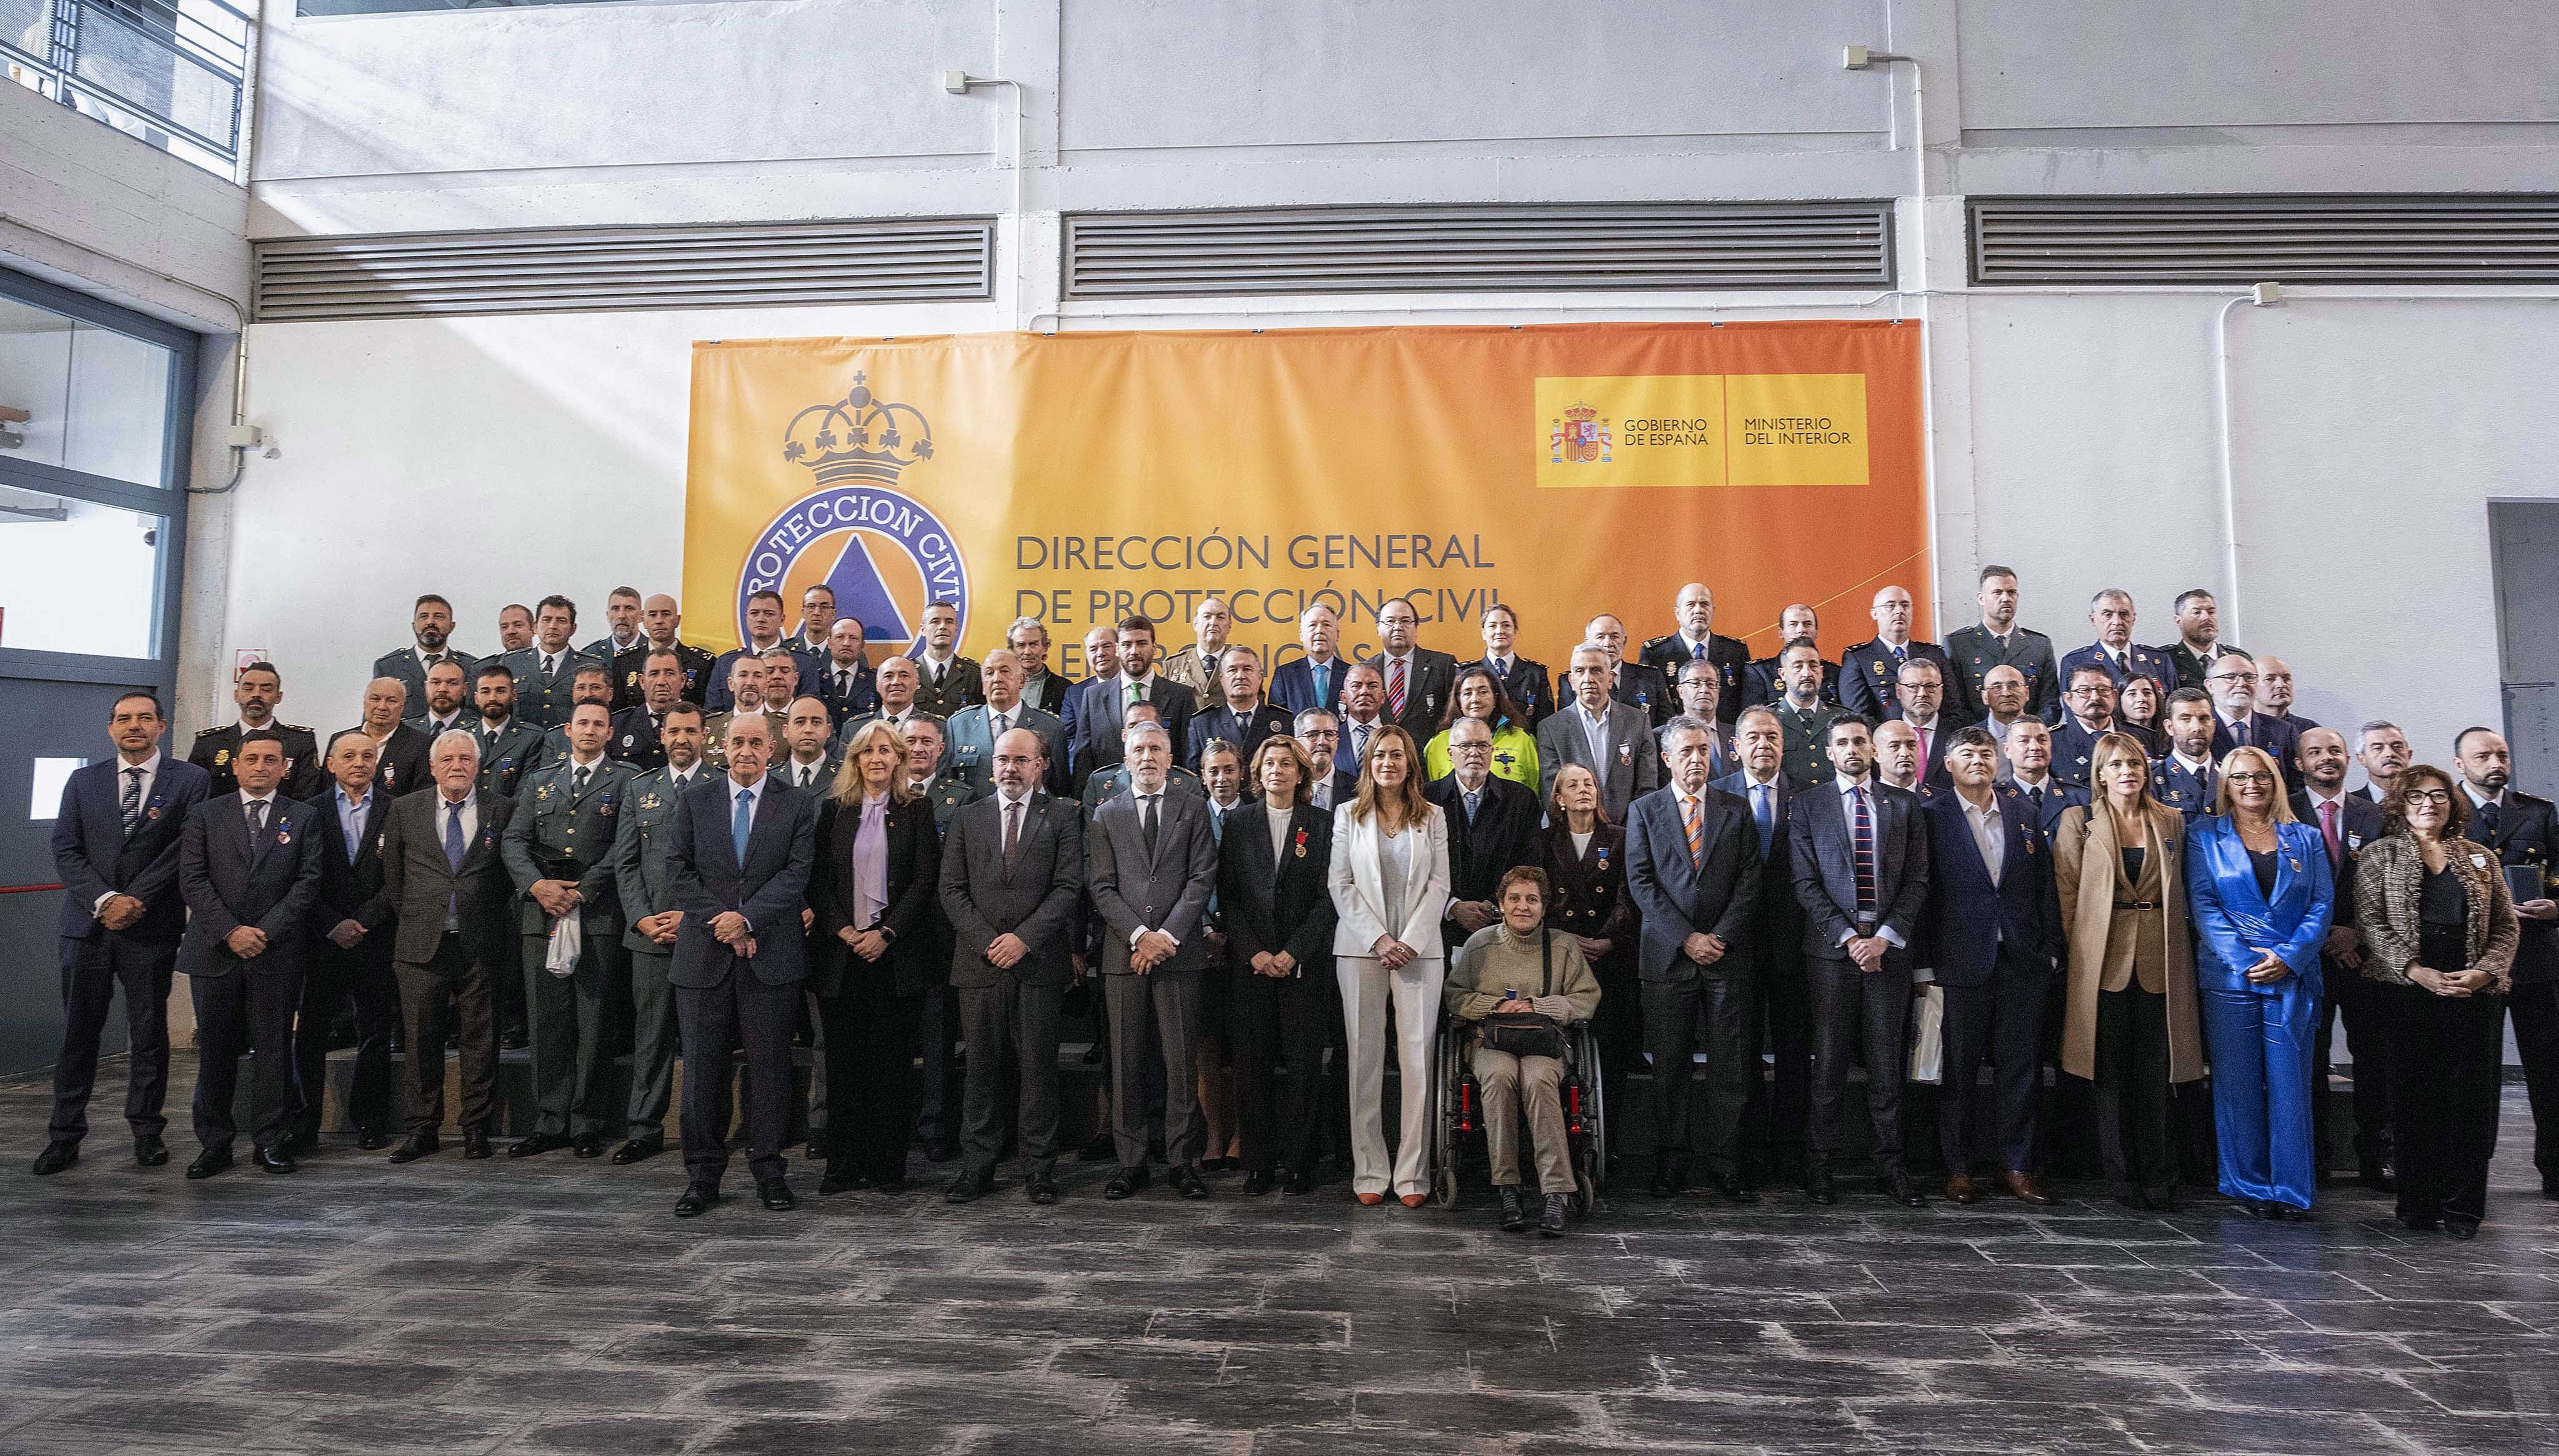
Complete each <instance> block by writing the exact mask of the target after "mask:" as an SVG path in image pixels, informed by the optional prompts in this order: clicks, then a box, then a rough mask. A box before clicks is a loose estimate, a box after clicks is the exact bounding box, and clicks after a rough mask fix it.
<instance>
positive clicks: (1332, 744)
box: [1295, 708, 1359, 813]
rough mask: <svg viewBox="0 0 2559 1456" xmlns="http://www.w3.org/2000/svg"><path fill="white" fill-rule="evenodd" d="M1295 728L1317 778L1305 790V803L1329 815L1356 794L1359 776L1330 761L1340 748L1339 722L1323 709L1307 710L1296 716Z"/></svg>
mask: <svg viewBox="0 0 2559 1456" xmlns="http://www.w3.org/2000/svg"><path fill="white" fill-rule="evenodd" d="M1295 726H1296V729H1297V741H1298V742H1299V743H1302V744H1304V745H1305V746H1306V757H1307V758H1308V759H1309V760H1311V761H1312V762H1313V763H1314V765H1315V773H1316V776H1317V777H1316V779H1315V782H1314V783H1313V784H1312V785H1310V786H1308V788H1307V791H1306V801H1307V802H1308V803H1311V804H1313V805H1314V806H1315V807H1317V808H1319V809H1322V810H1324V811H1325V812H1326V813H1330V812H1332V811H1333V810H1334V809H1336V808H1339V807H1340V806H1342V805H1343V804H1346V803H1348V802H1350V801H1351V799H1352V797H1353V796H1354V795H1356V794H1358V793H1359V775H1357V774H1353V773H1349V772H1347V771H1345V770H1343V769H1341V768H1339V767H1338V766H1337V764H1336V761H1335V759H1334V757H1333V755H1334V753H1335V751H1337V750H1338V749H1339V748H1340V747H1341V741H1342V728H1341V719H1340V718H1339V717H1338V716H1336V715H1335V714H1334V713H1332V712H1330V711H1329V710H1327V709H1324V708H1306V709H1303V710H1302V711H1300V712H1299V713H1298V714H1297V721H1296V724H1295Z"/></svg>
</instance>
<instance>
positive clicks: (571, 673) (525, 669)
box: [499, 647, 612, 728]
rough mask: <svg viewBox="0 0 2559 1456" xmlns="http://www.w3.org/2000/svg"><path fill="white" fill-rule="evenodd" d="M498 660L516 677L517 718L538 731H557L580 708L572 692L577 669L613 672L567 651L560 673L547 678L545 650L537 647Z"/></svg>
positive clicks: (561, 653) (605, 665)
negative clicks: (545, 672) (543, 651)
mask: <svg viewBox="0 0 2559 1456" xmlns="http://www.w3.org/2000/svg"><path fill="white" fill-rule="evenodd" d="M499 660H501V661H503V662H505V663H506V664H507V670H508V671H510V672H513V673H515V674H516V716H517V717H520V718H522V719H524V720H525V721H526V722H527V723H530V724H532V725H534V726H535V727H538V728H556V727H558V726H559V725H560V724H562V723H565V722H567V721H568V714H569V709H571V708H573V707H575V706H577V701H576V699H575V698H573V697H571V696H570V695H569V689H570V687H571V686H572V685H573V684H574V683H575V682H576V681H577V669H578V668H580V667H584V666H590V665H591V666H597V667H604V668H605V670H606V671H608V672H609V671H611V670H612V668H611V667H610V666H609V665H607V664H606V663H603V662H599V661H597V660H596V659H595V658H593V657H590V656H588V655H585V654H584V653H580V652H575V651H571V650H568V649H563V650H561V652H560V654H559V670H558V671H556V672H553V673H551V674H549V675H548V676H545V675H543V673H542V650H541V649H540V648H538V647H531V648H519V649H517V650H516V651H515V652H512V653H509V654H508V655H506V656H504V657H502V658H500V659H499Z"/></svg>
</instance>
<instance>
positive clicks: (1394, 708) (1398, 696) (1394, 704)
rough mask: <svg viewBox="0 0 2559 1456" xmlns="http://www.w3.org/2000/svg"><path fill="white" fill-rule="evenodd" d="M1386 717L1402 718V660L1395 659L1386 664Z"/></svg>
mask: <svg viewBox="0 0 2559 1456" xmlns="http://www.w3.org/2000/svg"><path fill="white" fill-rule="evenodd" d="M1386 715H1387V716H1388V717H1390V718H1401V717H1403V716H1404V659H1403V658H1402V657H1395V658H1392V659H1390V660H1389V661H1388V662H1387V664H1386Z"/></svg>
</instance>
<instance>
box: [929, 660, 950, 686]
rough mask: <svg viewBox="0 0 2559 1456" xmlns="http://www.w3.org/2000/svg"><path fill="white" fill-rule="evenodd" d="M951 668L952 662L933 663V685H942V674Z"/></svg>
mask: <svg viewBox="0 0 2559 1456" xmlns="http://www.w3.org/2000/svg"><path fill="white" fill-rule="evenodd" d="M950 670H951V664H950V663H948V662H936V663H934V664H933V685H934V686H936V687H940V686H941V685H942V674H944V673H946V672H948V671H950Z"/></svg>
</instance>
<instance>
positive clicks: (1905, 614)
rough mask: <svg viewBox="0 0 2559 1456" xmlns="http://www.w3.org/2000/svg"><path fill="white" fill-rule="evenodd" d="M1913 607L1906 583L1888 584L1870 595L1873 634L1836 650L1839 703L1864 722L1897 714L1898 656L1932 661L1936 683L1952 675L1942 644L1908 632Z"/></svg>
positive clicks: (1950, 664)
mask: <svg viewBox="0 0 2559 1456" xmlns="http://www.w3.org/2000/svg"><path fill="white" fill-rule="evenodd" d="M1917 611H1918V608H1917V604H1916V603H1914V602H1912V601H1911V599H1910V592H1909V589H1908V588H1906V587H1897V586H1888V587H1885V588H1884V589H1882V591H1880V592H1877V593H1876V594H1875V600H1874V601H1873V602H1872V603H1870V604H1869V605H1868V607H1867V615H1868V616H1870V617H1873V618H1874V619H1875V636H1874V637H1872V638H1870V639H1868V640H1867V641H1865V642H1862V643H1859V644H1858V645H1857V646H1856V647H1853V648H1850V649H1849V650H1848V651H1847V652H1845V653H1842V654H1840V674H1839V694H1840V705H1841V706H1842V707H1845V708H1847V709H1848V710H1849V711H1850V712H1852V713H1855V714H1857V715H1858V716H1860V717H1862V718H1864V719H1866V720H1867V721H1868V722H1870V723H1881V722H1883V721H1884V720H1886V719H1888V718H1898V717H1900V716H1901V698H1900V694H1899V693H1898V692H1897V691H1896V687H1897V685H1898V683H1899V682H1900V680H1901V664H1902V663H1904V662H1909V661H1919V660H1924V661H1930V662H1934V663H1936V664H1937V672H1938V681H1939V682H1940V683H1945V682H1952V681H1953V680H1954V679H1955V668H1954V664H1953V663H1951V662H1949V661H1947V660H1946V650H1945V649H1944V648H1941V647H1939V646H1937V645H1936V644H1935V643H1932V642H1921V641H1919V640H1918V639H1917V638H1914V637H1912V636H1911V635H1910V624H1911V623H1912V622H1913V621H1915V620H1916V614H1917Z"/></svg>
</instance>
